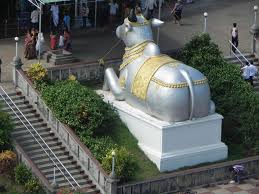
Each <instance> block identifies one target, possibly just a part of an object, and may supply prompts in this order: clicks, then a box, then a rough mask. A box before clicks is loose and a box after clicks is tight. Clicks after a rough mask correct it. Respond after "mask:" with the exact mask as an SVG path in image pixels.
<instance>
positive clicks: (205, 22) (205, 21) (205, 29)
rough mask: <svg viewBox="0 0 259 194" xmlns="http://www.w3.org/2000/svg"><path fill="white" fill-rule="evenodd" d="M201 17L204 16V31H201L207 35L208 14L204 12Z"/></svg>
mask: <svg viewBox="0 0 259 194" xmlns="http://www.w3.org/2000/svg"><path fill="white" fill-rule="evenodd" d="M203 15H204V29H203V32H204V33H207V17H208V13H207V12H204V14H203Z"/></svg>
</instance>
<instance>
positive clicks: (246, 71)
mask: <svg viewBox="0 0 259 194" xmlns="http://www.w3.org/2000/svg"><path fill="white" fill-rule="evenodd" d="M249 66H250V63H248V62H246V65H245V66H244V67H242V68H241V70H242V72H243V74H242V75H243V78H244V80H245V81H248V82H250V83H251V80H250V68H249ZM251 85H252V83H251Z"/></svg>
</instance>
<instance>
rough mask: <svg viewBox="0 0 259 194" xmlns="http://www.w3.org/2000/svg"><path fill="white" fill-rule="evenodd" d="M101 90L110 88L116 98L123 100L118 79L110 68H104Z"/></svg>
mask: <svg viewBox="0 0 259 194" xmlns="http://www.w3.org/2000/svg"><path fill="white" fill-rule="evenodd" d="M103 90H105V91H109V90H111V92H112V94H113V95H114V97H115V99H116V100H125V96H124V90H123V89H122V88H121V86H120V84H119V79H118V77H117V75H116V73H115V72H114V70H113V69H112V68H107V69H106V70H105V73H104V84H103Z"/></svg>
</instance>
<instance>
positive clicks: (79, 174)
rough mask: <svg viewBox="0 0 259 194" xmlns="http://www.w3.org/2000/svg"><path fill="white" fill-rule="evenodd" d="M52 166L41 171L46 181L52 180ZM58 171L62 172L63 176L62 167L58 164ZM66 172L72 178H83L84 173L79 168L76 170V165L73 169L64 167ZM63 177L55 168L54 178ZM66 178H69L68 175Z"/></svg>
mask: <svg viewBox="0 0 259 194" xmlns="http://www.w3.org/2000/svg"><path fill="white" fill-rule="evenodd" d="M57 164H58V163H57ZM53 166H54V165H52V168H49V169H44V170H42V172H43V174H44V175H45V176H46V178H47V179H52V178H53ZM58 166H59V168H60V170H62V172H63V173H64V174H65V172H66V171H65V169H64V168H63V167H61V165H60V164H58ZM65 168H66V169H67V171H68V172H69V173H70V174H71V175H72V176H73V177H74V176H77V177H78V178H82V177H83V176H84V174H83V173H84V171H83V170H81V169H80V168H78V167H77V166H76V165H75V166H73V167H66V166H65ZM63 176H64V175H63V174H62V173H61V172H60V171H59V170H58V169H57V168H56V178H58V177H63ZM67 177H69V175H67Z"/></svg>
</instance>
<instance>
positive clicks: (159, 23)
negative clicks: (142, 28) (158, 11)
mask: <svg viewBox="0 0 259 194" xmlns="http://www.w3.org/2000/svg"><path fill="white" fill-rule="evenodd" d="M163 24H164V22H163V21H161V20H159V19H156V18H153V19H152V20H151V25H152V27H160V26H162V25H163Z"/></svg>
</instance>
